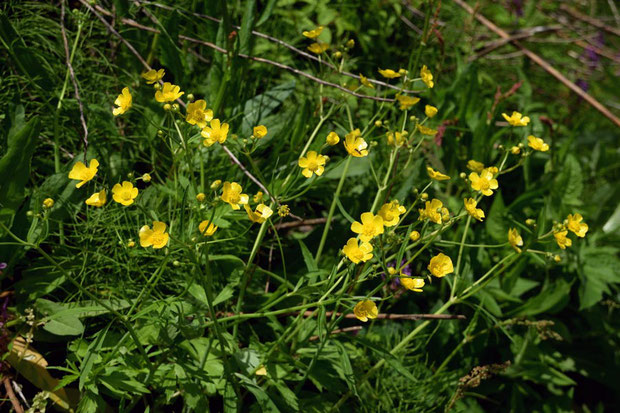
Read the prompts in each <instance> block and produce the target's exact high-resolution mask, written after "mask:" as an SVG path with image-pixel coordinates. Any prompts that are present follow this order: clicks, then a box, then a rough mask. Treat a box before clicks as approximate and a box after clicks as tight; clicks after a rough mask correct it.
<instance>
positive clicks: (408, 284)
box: [400, 277, 424, 293]
mask: <svg viewBox="0 0 620 413" xmlns="http://www.w3.org/2000/svg"><path fill="white" fill-rule="evenodd" d="M400 283H401V284H402V285H403V287H405V288H406V289H408V290H411V291H415V292H416V293H421V292H422V287H424V279H423V278H411V277H400Z"/></svg>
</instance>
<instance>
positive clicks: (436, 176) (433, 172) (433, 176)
mask: <svg viewBox="0 0 620 413" xmlns="http://www.w3.org/2000/svg"><path fill="white" fill-rule="evenodd" d="M426 172H427V173H428V176H429V177H430V178H431V179H434V180H436V181H446V180H448V179H450V177H449V176H448V175H444V174H442V173H441V172H438V171H436V170H434V169H433V168H431V167H430V166H427V167H426Z"/></svg>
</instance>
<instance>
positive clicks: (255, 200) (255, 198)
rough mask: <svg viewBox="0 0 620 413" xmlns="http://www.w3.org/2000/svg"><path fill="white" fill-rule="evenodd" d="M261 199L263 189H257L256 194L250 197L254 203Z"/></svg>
mask: <svg viewBox="0 0 620 413" xmlns="http://www.w3.org/2000/svg"><path fill="white" fill-rule="evenodd" d="M262 200H263V191H258V192H257V193H256V194H254V196H253V197H252V201H254V203H255V204H258V203H259V202H261V201H262Z"/></svg>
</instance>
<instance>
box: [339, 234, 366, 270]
mask: <svg viewBox="0 0 620 413" xmlns="http://www.w3.org/2000/svg"><path fill="white" fill-rule="evenodd" d="M342 252H343V253H344V255H346V256H347V258H348V259H350V260H351V261H352V262H353V263H354V264H358V263H359V262H366V261H368V260H369V259H371V258H372V245H370V244H369V243H368V242H361V243H360V244H359V246H358V244H357V239H356V238H349V240H348V241H347V244H346V245H345V246H344V247H343V248H342Z"/></svg>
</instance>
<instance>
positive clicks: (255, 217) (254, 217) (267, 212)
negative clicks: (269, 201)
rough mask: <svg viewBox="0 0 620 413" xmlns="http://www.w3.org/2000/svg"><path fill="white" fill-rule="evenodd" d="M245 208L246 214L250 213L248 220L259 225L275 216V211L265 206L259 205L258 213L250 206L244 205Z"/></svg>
mask: <svg viewBox="0 0 620 413" xmlns="http://www.w3.org/2000/svg"><path fill="white" fill-rule="evenodd" d="M243 208H245V212H247V213H248V218H250V221H252V222H256V223H259V224H262V223H263V222H265V221H266V220H267V218H269V217H270V216H271V215H273V210H272V209H271V208H269V207H268V206H267V205H265V204H258V205H257V206H256V211H252V208H250V207H249V206H248V205H244V206H243Z"/></svg>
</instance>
